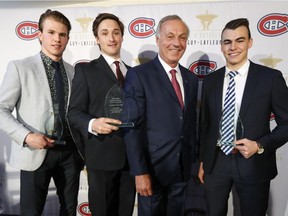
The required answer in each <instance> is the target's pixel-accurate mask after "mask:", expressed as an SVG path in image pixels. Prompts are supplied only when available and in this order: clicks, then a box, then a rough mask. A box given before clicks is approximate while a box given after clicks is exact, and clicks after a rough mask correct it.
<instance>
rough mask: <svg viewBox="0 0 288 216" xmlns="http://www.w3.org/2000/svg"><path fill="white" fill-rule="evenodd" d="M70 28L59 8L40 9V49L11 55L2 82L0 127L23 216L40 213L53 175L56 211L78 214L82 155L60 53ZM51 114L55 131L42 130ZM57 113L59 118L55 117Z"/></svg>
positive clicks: (69, 69)
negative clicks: (69, 117)
mask: <svg viewBox="0 0 288 216" xmlns="http://www.w3.org/2000/svg"><path fill="white" fill-rule="evenodd" d="M70 30H71V25H70V22H69V20H68V19H67V17H65V16H64V15H63V14H62V13H60V12H58V11H51V10H47V11H46V12H45V13H43V14H42V15H41V17H40V20H39V41H40V44H41V51H40V53H38V54H36V55H34V56H31V57H28V58H25V59H22V60H16V61H11V62H10V63H9V64H8V67H7V72H6V74H5V77H4V80H3V81H2V85H1V87H0V122H1V124H0V129H1V130H3V131H4V132H5V133H6V134H7V135H9V136H10V137H11V139H12V147H11V156H10V161H9V162H10V164H11V166H13V167H16V168H19V169H21V174H20V177H21V182H20V184H21V188H20V190H21V191H20V214H21V216H40V215H41V214H42V212H43V209H44V205H45V202H46V196H47V193H48V187H49V183H50V180H51V178H53V180H54V183H55V185H56V188H57V195H58V196H59V202H60V210H59V215H61V216H64V215H65V216H66V215H69V216H72V215H73V216H75V215H76V208H77V197H78V189H79V175H80V171H81V169H82V167H83V160H82V158H81V157H80V155H79V153H78V151H77V148H76V146H75V143H74V142H73V139H72V137H71V135H70V132H69V129H68V124H67V121H66V112H67V107H68V102H69V96H70V89H71V80H72V78H73V74H74V69H73V67H72V66H71V65H70V64H68V63H66V62H65V61H63V59H62V54H63V52H64V50H65V48H66V45H67V43H68V40H69V32H70ZM14 109H15V110H16V117H14V115H13V114H12V112H13V110H14ZM55 113H56V114H57V113H59V115H54V114H55ZM51 114H52V122H53V124H52V128H51V130H55V128H56V125H57V124H56V122H58V123H59V122H60V123H61V124H62V128H58V129H56V131H55V134H58V135H59V136H57V137H50V136H48V135H47V133H46V132H45V122H46V121H45V120H46V119H49V116H51ZM56 116H59V119H61V120H58V121H54V120H55V119H56V118H55V117H56ZM57 140H62V141H63V142H62V144H60V142H56V141H57Z"/></svg>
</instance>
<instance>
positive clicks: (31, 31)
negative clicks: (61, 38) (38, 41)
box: [15, 21, 39, 40]
mask: <svg viewBox="0 0 288 216" xmlns="http://www.w3.org/2000/svg"><path fill="white" fill-rule="evenodd" d="M15 31H16V34H17V36H18V37H19V38H21V39H22V40H34V39H35V38H37V37H38V34H39V31H38V23H37V22H32V21H24V22H21V23H19V24H18V25H17V26H16V29H15Z"/></svg>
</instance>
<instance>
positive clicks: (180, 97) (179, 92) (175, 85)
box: [170, 69, 184, 109]
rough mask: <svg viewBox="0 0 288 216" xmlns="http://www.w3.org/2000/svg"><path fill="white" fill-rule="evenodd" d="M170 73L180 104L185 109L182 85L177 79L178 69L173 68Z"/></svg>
mask: <svg viewBox="0 0 288 216" xmlns="http://www.w3.org/2000/svg"><path fill="white" fill-rule="evenodd" d="M170 73H171V75H172V79H171V82H172V85H173V88H174V90H175V93H176V95H177V98H178V100H179V103H180V106H181V108H182V109H183V107H184V103H183V98H182V93H181V89H180V85H179V83H178V81H177V79H176V73H177V71H176V70H175V69H172V70H170Z"/></svg>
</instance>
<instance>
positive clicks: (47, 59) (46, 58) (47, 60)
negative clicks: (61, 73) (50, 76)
mask: <svg viewBox="0 0 288 216" xmlns="http://www.w3.org/2000/svg"><path fill="white" fill-rule="evenodd" d="M40 56H41V58H42V61H43V62H44V64H45V65H47V66H50V65H52V62H53V60H52V59H51V58H50V57H49V56H47V55H45V53H43V52H42V51H40ZM58 62H59V63H60V65H62V64H63V59H62V58H61V59H60V60H59V61H58Z"/></svg>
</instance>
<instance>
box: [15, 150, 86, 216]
mask: <svg viewBox="0 0 288 216" xmlns="http://www.w3.org/2000/svg"><path fill="white" fill-rule="evenodd" d="M65 147H66V146H65ZM65 147H63V146H59V147H58V146H56V147H54V148H51V149H49V150H48V151H47V155H46V158H45V160H44V162H43V163H42V165H41V166H40V167H39V168H38V169H37V170H35V171H24V170H21V174H20V178H21V185H20V215H21V216H40V215H41V214H42V212H43V209H44V206H45V202H46V197H47V194H48V188H49V183H50V180H51V178H53V180H54V183H55V186H56V189H57V195H58V197H59V203H60V209H59V215H60V216H76V209H77V204H78V203H77V198H78V190H79V177H80V172H81V169H82V168H83V160H82V158H81V157H80V155H79V153H78V151H77V150H76V148H75V149H74V148H72V149H69V148H65Z"/></svg>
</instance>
